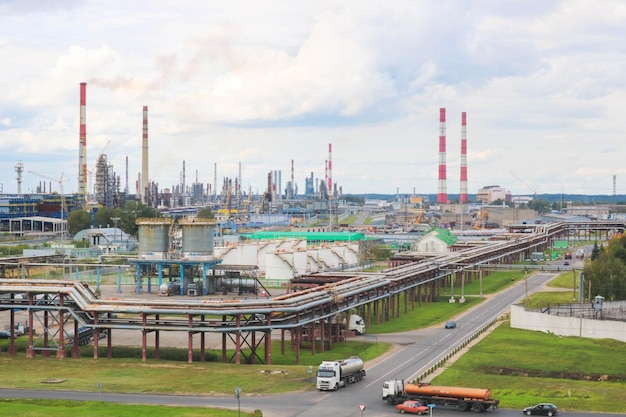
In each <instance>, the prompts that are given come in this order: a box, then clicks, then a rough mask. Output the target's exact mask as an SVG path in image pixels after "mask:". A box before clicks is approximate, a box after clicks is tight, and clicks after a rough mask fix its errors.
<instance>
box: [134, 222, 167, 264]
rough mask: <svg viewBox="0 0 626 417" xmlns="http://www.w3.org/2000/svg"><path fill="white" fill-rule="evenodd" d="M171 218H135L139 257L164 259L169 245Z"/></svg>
mask: <svg viewBox="0 0 626 417" xmlns="http://www.w3.org/2000/svg"><path fill="white" fill-rule="evenodd" d="M172 223H173V220H172V219H137V220H136V221H135V224H137V226H139V230H138V232H137V237H138V239H139V250H138V256H139V259H157V260H158V259H166V258H167V253H168V251H169V247H170V240H169V237H170V229H171V227H172Z"/></svg>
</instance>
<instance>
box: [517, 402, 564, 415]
mask: <svg viewBox="0 0 626 417" xmlns="http://www.w3.org/2000/svg"><path fill="white" fill-rule="evenodd" d="M523 412H524V414H526V415H527V416H548V417H552V416H556V414H557V413H558V409H557V408H556V405H554V404H548V403H541V404H537V405H535V406H533V407H526V408H524V410H523Z"/></svg>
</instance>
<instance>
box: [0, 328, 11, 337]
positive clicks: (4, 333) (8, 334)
mask: <svg viewBox="0 0 626 417" xmlns="http://www.w3.org/2000/svg"><path fill="white" fill-rule="evenodd" d="M9 337H11V332H10V331H8V330H0V339H8V338H9Z"/></svg>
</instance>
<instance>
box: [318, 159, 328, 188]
mask: <svg viewBox="0 0 626 417" xmlns="http://www.w3.org/2000/svg"><path fill="white" fill-rule="evenodd" d="M324 182H326V188H328V159H327V160H325V161H324ZM322 190H323V188H322ZM323 194H324V193H323V192H322V191H320V197H321V196H322V195H323Z"/></svg>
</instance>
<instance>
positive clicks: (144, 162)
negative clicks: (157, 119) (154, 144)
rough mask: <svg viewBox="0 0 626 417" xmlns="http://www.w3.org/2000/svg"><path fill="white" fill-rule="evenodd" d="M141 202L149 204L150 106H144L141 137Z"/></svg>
mask: <svg viewBox="0 0 626 417" xmlns="http://www.w3.org/2000/svg"><path fill="white" fill-rule="evenodd" d="M141 139H142V141H141V189H140V190H139V193H140V195H141V201H143V202H144V203H145V204H148V195H147V191H146V190H147V189H148V178H149V177H148V106H143V132H142V136H141Z"/></svg>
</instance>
